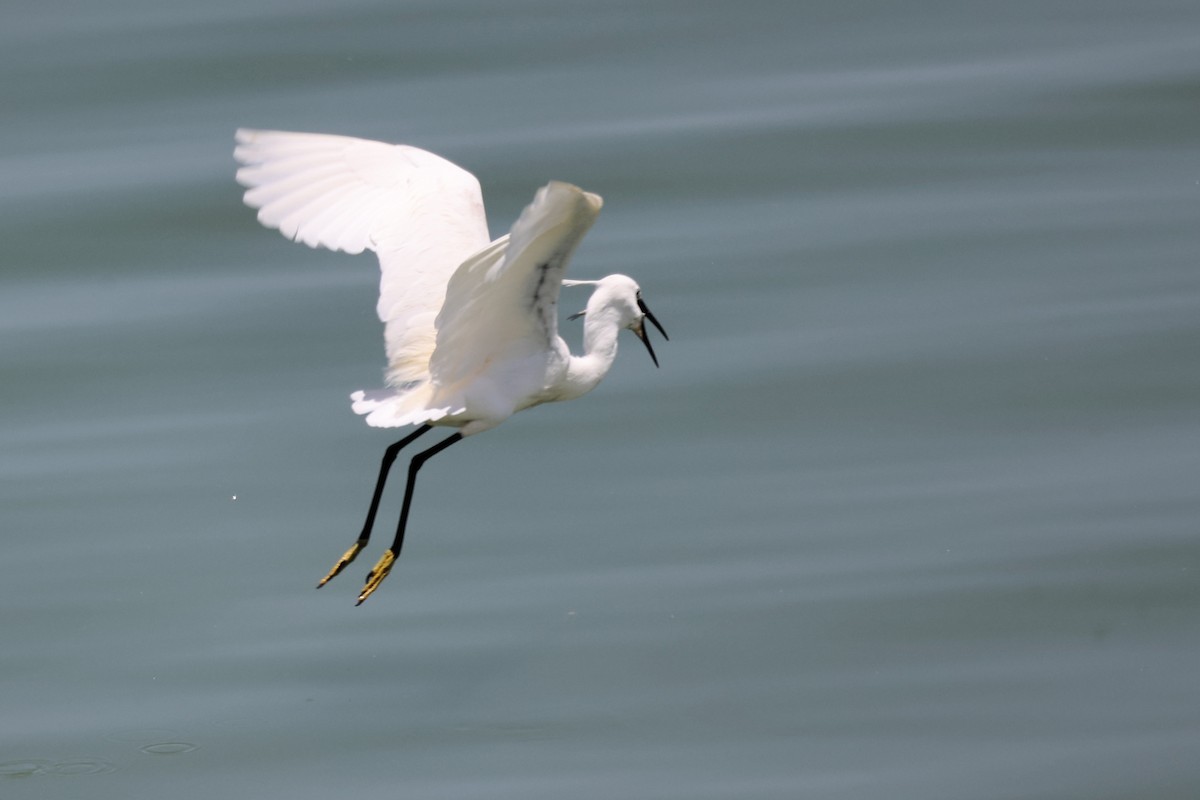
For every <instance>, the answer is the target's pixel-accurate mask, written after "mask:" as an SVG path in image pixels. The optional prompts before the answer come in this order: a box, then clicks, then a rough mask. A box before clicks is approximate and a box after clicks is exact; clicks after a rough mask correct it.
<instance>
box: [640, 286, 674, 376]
mask: <svg viewBox="0 0 1200 800" xmlns="http://www.w3.org/2000/svg"><path fill="white" fill-rule="evenodd" d="M637 304H638V308H639V309H641V312H642V314H643V317H642V319H640V320H638V323H637V325H635V326H634V327H633V333H634V335H635V336H637V337H638V338H639V339H641V340H642V344H644V345H646V352H648V353H649V354H650V360H651V361H653V362H654V366H656V367H657V366H658V357H657V356H655V355H654V347H653V346H652V345H651V344H650V337H649V336H647V335H646V320H650V322H651V323H652V324H653V325H654V327H656V328H658V332H659V333H661V334H662V335H663V338H664V339H666V340H667V341H671V337H670V336H667V332H666V331H665V330H663V326H662V325H660V324H659V322H658V320H657V319H655V318H654V315H653V314H651V313H650V309H648V308H646V303H645V301H644V300H642V298H640V297H639V298H638V300H637Z"/></svg>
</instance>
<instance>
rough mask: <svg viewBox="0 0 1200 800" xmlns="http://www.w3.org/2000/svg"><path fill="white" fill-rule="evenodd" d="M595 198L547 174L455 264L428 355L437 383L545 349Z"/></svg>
mask: <svg viewBox="0 0 1200 800" xmlns="http://www.w3.org/2000/svg"><path fill="white" fill-rule="evenodd" d="M601 202H602V201H601V200H600V198H599V197H598V196H597V195H594V194H589V193H587V192H584V191H583V190H582V189H579V188H578V187H576V186H572V185H570V184H568V183H560V182H557V181H555V182H552V183H550V184H548V185H546V186H544V187H543V188H541V189H539V190H538V193H537V195H536V196H535V197H534V200H533V202H532V203H531V204H530V205H529V206H527V207H526V208H525V210H524V211H523V212H522V213H521V216H520V218H519V219H518V220H517V222H516V224H515V225H513V228H512V232H511V233H510V235H509V236H508V237H506V238H501V239H497V240H496V241H495V242H493V243H492V244H491V246H489V247H488V248H487V249H486V250H484V251H481V252H480V253H478V254H476V255H475V256H474V257H472V258H471V259H469V260H467V261H466V262H465V263H464V264H463V265H462V266H461V267H459V268H458V270H457V271H456V272H455V273H454V276H453V277H452V278H451V279H450V284H449V286H448V287H447V289H446V302H445V303H444V304H443V306H442V309H441V312H440V314H439V315H438V317H437V323H436V324H437V347H436V349H435V350H434V353H433V357H432V359H431V360H430V372H431V373H432V375H433V380H434V383H435V385H436V386H437V387H438V388H439V391H443V390H444V391H448V392H453V391H454V387H458V386H463V385H465V384H466V383H467V382H469V381H470V379H471V378H473V377H475V376H476V375H478V374H480V373H481V372H482V371H483V370H485V369H486V368H487V366H488V364H489V363H493V362H499V361H500V360H501V359H508V358H513V357H518V358H519V357H520V356H521V355H537V354H539V353H540V354H544V353H547V352H551V351H552V346H553V342H554V341H555V340H556V339H557V337H558V310H557V309H558V293H559V289H560V288H561V286H562V278H563V275H564V274H565V272H566V268H567V263H568V261H569V260H570V258H571V255H572V254H573V253H574V251H575V248H576V247H577V246H578V245H579V242H580V241H581V240H582V239H583V236H584V234H586V233H587V231H588V229H589V228H590V227H591V226H592V223H593V222H595V220H596V217H597V215H598V214H599V213H600V205H601Z"/></svg>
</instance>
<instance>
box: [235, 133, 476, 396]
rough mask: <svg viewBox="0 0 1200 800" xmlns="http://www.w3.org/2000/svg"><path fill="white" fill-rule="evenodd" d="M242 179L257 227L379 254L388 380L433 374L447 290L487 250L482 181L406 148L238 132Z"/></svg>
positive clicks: (310, 241) (401, 381)
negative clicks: (438, 320) (472, 257)
mask: <svg viewBox="0 0 1200 800" xmlns="http://www.w3.org/2000/svg"><path fill="white" fill-rule="evenodd" d="M237 143H238V146H237V148H236V149H235V150H234V158H236V159H237V161H238V162H239V163H240V164H242V165H243V166H242V167H241V169H239V170H238V172H237V180H238V182H239V183H241V184H242V185H243V186H246V187H248V190H247V192H246V195H245V201H246V205H249V206H251V207H253V208H257V209H258V220H259V222H261V223H262V224H263V225H265V226H267V227H268V228H277V229H279V232H280V233H282V234H283V235H284V236H286V237H288V238H289V239H292V240H294V241H300V242H304V243H305V244H307V245H308V246H309V247H327V248H329V249H331V250H342V251H345V252H347V253H361V252H362V251H363V250H374V251H375V252H376V254H377V255H378V256H379V265H380V270H381V278H380V283H379V303H378V305H377V307H376V310H377V311H378V313H379V319H380V320H381V321H383V323H384V325H385V330H384V338H385V341H386V344H387V356H388V376H387V377H388V383H389V384H391V385H393V386H399V385H402V384H406V383H410V382H413V381H423V380H426V379H428V377H429V358H430V355H431V354H432V353H433V350H434V344H435V327H434V320H435V319H436V317H437V314H438V312H439V310H440V309H441V307H442V302H443V299H444V298H445V294H446V284H447V282H448V281H449V280H450V277H451V275H453V274H454V271H455V270H456V269H457V268H458V266H459V265H460V264H462V263H463V261H465V260H466V259H467V257H468V256H470V255H471V254H473V253H475V252H476V251H478V250H480V249H482V248H484V247H486V246H487V244H488V231H487V219H486V217H485V214H484V208H483V196H482V193H481V192H480V189H479V181H478V180H476V178H475V176H474V175H472V174H471V173H469V172H467V171H466V170H464V169H462V168H461V167H458V166H455V165H454V164H452V163H450V162H449V161H447V160H445V159H444V158H441V157H439V156H436V155H434V154H433V153H429V152H426V151H424V150H420V149H418V148H416V147H409V146H406V145H393V144H386V143H384V142H374V141H368V140H365V139H355V138H352V137H349V136H330V135H325V134H315V133H290V132H284V131H256V130H245V129H243V130H239V131H238V132H237Z"/></svg>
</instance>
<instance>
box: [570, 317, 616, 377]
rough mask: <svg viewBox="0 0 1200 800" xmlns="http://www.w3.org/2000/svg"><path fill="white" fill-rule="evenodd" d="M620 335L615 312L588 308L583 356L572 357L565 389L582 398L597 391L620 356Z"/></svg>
mask: <svg viewBox="0 0 1200 800" xmlns="http://www.w3.org/2000/svg"><path fill="white" fill-rule="evenodd" d="M620 332H621V328H620V323H619V322H618V320H617V315H616V312H615V311H613V310H610V309H606V308H601V309H596V310H595V311H593V310H592V309H591V308H589V309H588V312H587V315H586V316H585V317H584V322H583V355H581V356H571V361H570V364H569V365H568V367H567V380H566V390H567V392H568V393H569V394H570V396H571V397H579V396H580V395H583V394H587V393H588V392H590V391H591V390H592V389H594V388H596V384H598V383H599V382H600V380H601V379H602V378H603V377H604V376H605V375H607V374H608V370H609V369H610V368H611V367H612V364H613V360H614V359H616V357H617V335H618V334H619V333H620Z"/></svg>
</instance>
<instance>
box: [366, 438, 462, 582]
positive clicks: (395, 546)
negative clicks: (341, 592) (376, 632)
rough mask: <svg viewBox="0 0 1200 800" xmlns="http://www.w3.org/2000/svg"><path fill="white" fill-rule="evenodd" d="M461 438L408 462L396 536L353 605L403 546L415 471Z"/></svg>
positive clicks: (383, 573) (381, 576) (385, 571)
mask: <svg viewBox="0 0 1200 800" xmlns="http://www.w3.org/2000/svg"><path fill="white" fill-rule="evenodd" d="M462 438H463V435H462V434H461V433H456V434H453V435H452V436H448V437H446V438H445V439H443V440H442V441H440V442H438V443H437V444H435V445H434V446H433V447H431V448H429V449H428V450H422V451H421V452H420V453H417V454H416V455H415V456H413V459H412V461H411V462H409V465H408V483H407V484H406V485H405V487H404V505H402V506H401V507H400V524H399V525H397V526H396V538H395V539H394V540H393V541H392V546H391V547H390V548H388V550H387V552H385V553H384V554H383V556H382V557H381V558H380V559H379V562H378V563H377V564H376V565H375V568H374V569H372V570H371V573H370V574H369V575H367V582H366V586H364V587H363V590H362V594H360V595H359V596H358V602H357V603H356V604H355V605H362V602H363V601H364V600H366V599H367V598H368V597H370V596H371V593H372V592H374V591H375V590H376V589H378V588H379V584H381V583H383V579H384V578H386V577H387V576H388V573H389V572H391V571H392V564H393V563H395V561H396V556H398V555H400V548H401V547H403V546H404V530H405V528H407V527H408V511H409V509H410V508H411V507H412V498H413V489H414V488H415V487H416V485H417V471H418V470H419V469H421V466H422V465H423V464H424V463H425V462H426V461H428V460H429V459H431V458H433V457H434V456H436V455H437V454H438V453H440V452H442V451H443V450H445V449H446V448H447V447H449V446H450V445H452V444H454V443H455V442H458V441H462Z"/></svg>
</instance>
